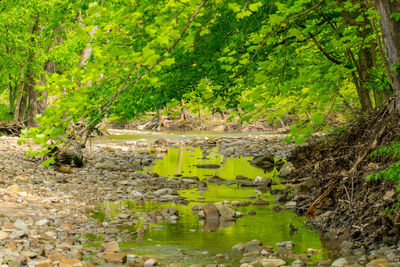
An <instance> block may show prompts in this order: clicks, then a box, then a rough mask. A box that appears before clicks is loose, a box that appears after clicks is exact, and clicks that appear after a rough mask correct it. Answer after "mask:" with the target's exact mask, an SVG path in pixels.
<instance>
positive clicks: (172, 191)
mask: <svg viewBox="0 0 400 267" xmlns="http://www.w3.org/2000/svg"><path fill="white" fill-rule="evenodd" d="M153 194H154V195H156V196H162V195H177V194H178V192H177V191H176V190H175V189H172V188H162V189H158V190H157V191H154V192H153Z"/></svg>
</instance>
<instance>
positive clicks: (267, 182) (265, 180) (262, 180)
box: [254, 176, 272, 186]
mask: <svg viewBox="0 0 400 267" xmlns="http://www.w3.org/2000/svg"><path fill="white" fill-rule="evenodd" d="M254 183H255V184H257V185H266V186H271V185H272V180H271V179H268V178H265V177H261V176H257V177H256V178H255V179H254Z"/></svg>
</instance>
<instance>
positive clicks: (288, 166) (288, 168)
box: [279, 161, 294, 177]
mask: <svg viewBox="0 0 400 267" xmlns="http://www.w3.org/2000/svg"><path fill="white" fill-rule="evenodd" d="M293 170H294V165H293V163H291V162H289V161H288V162H286V163H285V164H284V165H283V166H282V168H281V169H280V170H279V177H286V176H288V175H289V174H291V173H292V171H293Z"/></svg>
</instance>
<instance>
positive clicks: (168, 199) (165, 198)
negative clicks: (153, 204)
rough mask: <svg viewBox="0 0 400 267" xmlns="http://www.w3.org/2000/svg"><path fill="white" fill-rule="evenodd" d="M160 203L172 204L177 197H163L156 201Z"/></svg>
mask: <svg viewBox="0 0 400 267" xmlns="http://www.w3.org/2000/svg"><path fill="white" fill-rule="evenodd" d="M158 200H159V201H160V202H174V201H178V200H179V196H177V195H164V196H161V197H160V198H159V199H158Z"/></svg>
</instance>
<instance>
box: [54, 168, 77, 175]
mask: <svg viewBox="0 0 400 267" xmlns="http://www.w3.org/2000/svg"><path fill="white" fill-rule="evenodd" d="M56 171H58V172H61V173H67V174H71V173H73V172H72V170H71V169H70V168H68V167H67V166H60V167H59V168H58V169H57V170H56Z"/></svg>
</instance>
